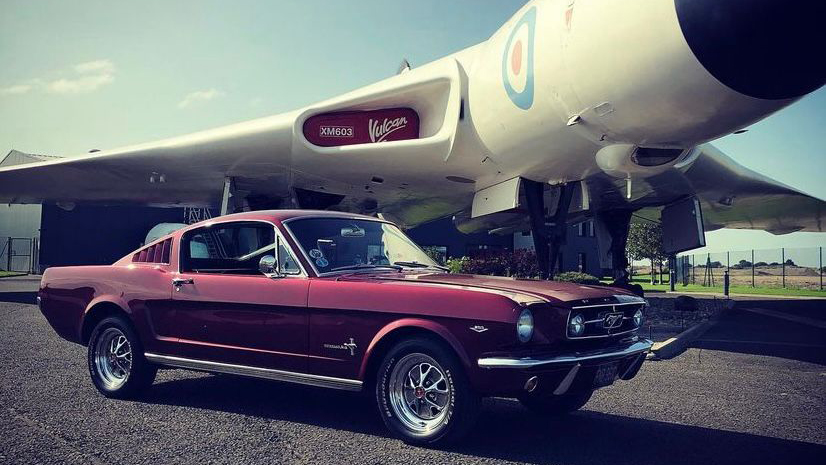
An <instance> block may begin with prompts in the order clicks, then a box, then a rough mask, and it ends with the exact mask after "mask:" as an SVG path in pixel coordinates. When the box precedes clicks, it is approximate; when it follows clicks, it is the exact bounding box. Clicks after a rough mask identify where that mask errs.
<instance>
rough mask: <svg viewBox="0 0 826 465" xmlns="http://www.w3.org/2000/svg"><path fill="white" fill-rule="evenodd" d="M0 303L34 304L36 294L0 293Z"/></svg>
mask: <svg viewBox="0 0 826 465" xmlns="http://www.w3.org/2000/svg"><path fill="white" fill-rule="evenodd" d="M0 302H13V303H18V304H36V303H37V292H0Z"/></svg>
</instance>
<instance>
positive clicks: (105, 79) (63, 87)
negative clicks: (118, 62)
mask: <svg viewBox="0 0 826 465" xmlns="http://www.w3.org/2000/svg"><path fill="white" fill-rule="evenodd" d="M73 69H74V70H75V73H77V74H79V75H80V76H78V77H76V78H62V79H57V80H55V81H52V82H50V83H49V84H48V85H47V86H46V88H47V90H48V91H49V92H52V93H55V94H84V93H88V92H93V91H95V90H97V89H98V88H100V87H102V86H105V85H107V84H111V83H112V81H114V80H115V65H114V64H113V63H112V62H111V61H109V60H95V61H87V62H85V63H80V64H77V65H75V66H73Z"/></svg>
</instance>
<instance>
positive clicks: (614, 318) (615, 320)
mask: <svg viewBox="0 0 826 465" xmlns="http://www.w3.org/2000/svg"><path fill="white" fill-rule="evenodd" d="M620 325H622V313H621V312H615V313H609V314H607V315H605V319H603V320H602V326H603V327H605V328H608V329H611V328H616V327H618V326H620Z"/></svg>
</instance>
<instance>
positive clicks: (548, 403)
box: [519, 391, 594, 416]
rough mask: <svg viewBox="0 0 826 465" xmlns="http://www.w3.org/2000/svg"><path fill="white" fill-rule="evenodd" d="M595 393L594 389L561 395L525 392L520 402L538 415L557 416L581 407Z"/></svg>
mask: <svg viewBox="0 0 826 465" xmlns="http://www.w3.org/2000/svg"><path fill="white" fill-rule="evenodd" d="M593 393H594V391H584V392H575V393H569V394H563V395H561V396H555V395H546V396H539V395H533V394H525V395H523V396H520V397H519V402H520V403H521V404H522V405H524V406H525V408H527V409H528V410H530V411H531V412H533V413H536V414H538V415H542V416H556V415H564V414H566V413H571V412H574V411H576V410H579V409H581V408H582V407H583V406H585V404H587V403H588V401H589V400H590V399H591V395H592V394H593Z"/></svg>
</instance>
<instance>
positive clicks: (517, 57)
mask: <svg viewBox="0 0 826 465" xmlns="http://www.w3.org/2000/svg"><path fill="white" fill-rule="evenodd" d="M511 70H512V71H513V74H519V71H521V70H522V41H521V40H517V41H516V43H515V44H513V52H511Z"/></svg>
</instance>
